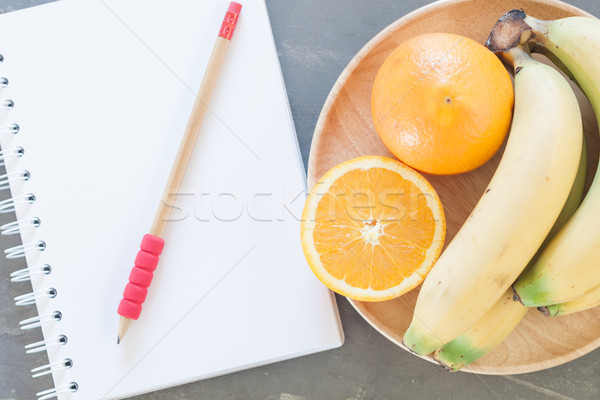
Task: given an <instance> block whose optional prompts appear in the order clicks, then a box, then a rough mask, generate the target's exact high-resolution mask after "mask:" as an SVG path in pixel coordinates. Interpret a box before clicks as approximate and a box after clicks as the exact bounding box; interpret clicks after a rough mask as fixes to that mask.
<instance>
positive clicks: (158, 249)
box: [140, 234, 165, 256]
mask: <svg viewBox="0 0 600 400" xmlns="http://www.w3.org/2000/svg"><path fill="white" fill-rule="evenodd" d="M164 247H165V240H164V239H163V238H159V237H158V236H154V235H150V234H146V235H144V237H143V238H142V244H141V245H140V249H141V250H142V251H147V252H148V253H151V254H155V255H157V256H159V255H160V254H161V253H162V251H163V248H164Z"/></svg>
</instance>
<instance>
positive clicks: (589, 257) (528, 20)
mask: <svg viewBox="0 0 600 400" xmlns="http://www.w3.org/2000/svg"><path fill="white" fill-rule="evenodd" d="M513 13H514V14H519V19H520V20H521V24H522V26H523V31H522V33H521V36H520V38H519V40H520V42H522V43H524V42H530V43H534V44H535V46H536V48H541V49H542V50H543V52H544V53H546V54H551V55H552V56H554V57H555V58H556V59H558V60H559V62H560V63H561V64H563V65H564V66H565V67H566V68H567V69H568V70H569V72H570V74H571V75H572V76H573V78H574V79H575V80H576V81H577V83H578V85H579V86H580V87H581V89H582V90H583V92H584V93H585V94H586V96H587V97H588V99H589V100H590V103H591V104H592V107H593V108H594V111H595V113H596V117H597V118H598V119H599V120H600V63H599V62H598V56H599V55H600V20H598V19H595V18H586V17H571V18H564V19H559V20H555V21H541V20H538V19H535V18H532V17H530V16H527V15H525V14H524V13H522V12H516V11H513ZM598 204H600V170H598V171H597V172H596V175H595V177H594V181H593V183H592V186H591V187H590V189H589V192H588V194H587V195H586V197H585V199H584V201H583V203H582V204H581V207H579V209H578V210H577V212H576V214H575V215H574V216H573V217H572V218H571V219H570V220H569V221H568V223H567V224H566V225H565V227H564V228H563V229H562V230H561V231H560V232H559V233H558V234H557V235H556V237H555V238H554V239H553V240H552V241H551V242H550V244H549V245H548V247H547V248H546V249H545V250H544V251H543V252H542V254H541V255H540V257H539V259H538V260H537V262H536V263H535V264H534V265H533V266H532V268H531V269H529V270H528V271H527V272H526V273H524V274H523V275H522V276H521V277H519V279H518V280H517V281H516V282H515V284H514V286H513V287H514V291H515V293H516V296H518V298H519V299H520V301H521V302H522V303H523V304H525V305H526V306H530V307H538V309H539V310H540V311H542V312H543V313H544V314H546V315H549V316H556V315H564V314H570V313H573V312H577V311H583V310H586V309H588V308H591V307H594V306H597V305H600V268H598V265H597V263H598V259H600V206H599V205H598Z"/></svg>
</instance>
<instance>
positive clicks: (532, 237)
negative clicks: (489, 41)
mask: <svg viewBox="0 0 600 400" xmlns="http://www.w3.org/2000/svg"><path fill="white" fill-rule="evenodd" d="M506 56H507V58H508V59H509V60H510V61H512V62H513V65H514V67H515V71H516V74H515V110H514V115H513V122H512V126H511V131H510V135H509V138H508V142H507V145H506V149H505V151H504V155H503V156H502V159H501V161H500V164H499V165H498V168H497V170H496V172H495V173H494V176H493V177H492V179H491V181H490V183H489V186H488V188H487V189H486V191H485V193H484V194H483V196H482V197H481V199H480V200H479V202H478V203H477V205H476V206H475V209H474V210H473V212H472V213H471V215H470V216H469V218H468V219H467V221H466V222H465V224H464V225H463V226H462V228H461V229H460V231H459V232H458V233H457V234H456V236H455V237H454V239H453V240H452V242H451V243H450V244H449V245H448V247H447V248H446V250H445V251H444V252H443V253H442V255H441V257H440V258H439V260H438V262H437V263H436V265H435V266H434V268H433V269H432V271H431V272H430V273H429V275H428V276H427V278H426V279H425V281H424V283H423V286H422V288H421V291H420V293H419V296H418V299H417V304H416V307H415V312H414V315H413V319H412V322H411V324H410V326H409V328H408V330H407V331H406V333H405V334H404V339H403V343H404V345H405V347H407V348H408V349H409V350H411V351H413V352H416V353H417V354H420V355H425V354H429V353H431V352H432V351H434V350H437V349H439V348H441V347H443V346H444V344H446V343H449V342H450V341H452V340H453V339H455V338H457V337H458V336H460V335H461V334H463V333H464V332H465V331H466V330H467V329H468V328H469V327H471V326H472V325H473V324H475V322H477V320H479V319H480V318H482V317H483V315H484V314H485V313H486V312H488V311H489V310H490V309H491V308H492V306H493V305H494V304H495V303H496V302H497V301H498V300H499V299H500V297H501V296H502V295H503V293H505V291H506V290H507V289H508V288H509V287H510V285H511V284H512V283H513V282H514V281H515V279H516V278H517V276H518V275H519V274H520V273H521V272H522V270H523V269H524V268H525V266H526V265H527V263H528V261H529V260H531V258H532V257H533V255H534V254H535V252H536V251H537V249H538V248H539V247H540V245H541V244H542V242H543V240H544V238H545V237H546V235H547V234H548V232H549V231H550V229H551V228H552V225H553V224H554V221H555V220H556V218H557V217H558V215H559V213H560V211H561V209H562V207H563V205H564V204H565V201H566V199H567V196H568V194H569V191H570V189H571V187H572V185H573V182H574V179H575V175H576V172H577V167H578V164H579V159H580V154H581V146H582V143H581V138H582V122H581V115H580V111H579V105H578V103H577V100H576V98H575V95H574V93H573V91H572V90H571V87H570V86H569V84H568V82H567V81H566V80H565V78H563V76H562V75H561V74H560V73H559V72H558V71H556V70H555V69H554V68H552V67H549V66H547V65H545V64H542V63H540V62H537V61H535V60H534V59H533V58H531V56H530V55H529V54H528V53H527V52H526V51H525V46H518V47H516V48H513V49H511V50H509V51H507V52H506Z"/></svg>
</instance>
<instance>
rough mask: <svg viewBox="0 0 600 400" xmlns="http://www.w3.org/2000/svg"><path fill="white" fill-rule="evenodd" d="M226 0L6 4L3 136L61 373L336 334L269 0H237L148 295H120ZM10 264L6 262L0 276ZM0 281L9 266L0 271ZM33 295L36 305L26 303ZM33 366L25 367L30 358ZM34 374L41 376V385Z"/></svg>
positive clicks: (73, 381) (87, 387)
mask: <svg viewBox="0 0 600 400" xmlns="http://www.w3.org/2000/svg"><path fill="white" fill-rule="evenodd" d="M228 3H229V2H228V0H218V1H217V0H215V1H194V0H177V1H172V2H169V3H168V4H166V3H164V2H162V1H155V0H152V1H148V0H128V1H117V0H77V1H76V0H64V1H60V2H56V3H51V4H47V5H43V6H39V7H34V8H31V9H26V10H23V11H17V12H11V13H8V14H5V15H2V16H0V53H2V55H3V62H2V63H1V64H0V77H4V78H3V79H2V80H1V81H0V85H2V86H5V87H2V88H1V89H0V106H1V107H2V109H0V132H1V133H2V135H0V144H1V146H2V156H3V158H4V160H5V164H6V169H7V175H6V176H4V177H0V181H2V182H6V181H8V182H9V184H10V191H11V195H12V198H11V199H9V200H6V201H4V202H1V203H0V211H1V212H11V211H12V210H13V209H15V212H16V220H15V221H17V222H15V223H14V224H9V225H5V226H4V227H2V230H3V231H4V233H5V234H6V233H15V234H17V233H18V234H20V235H21V238H22V243H23V245H22V246H18V247H13V248H10V249H8V250H7V251H6V255H7V256H8V257H13V258H18V257H24V258H25V260H26V263H27V266H28V268H26V269H24V270H21V271H17V272H16V275H13V277H15V276H17V278H18V279H21V280H31V283H32V286H33V292H32V293H26V294H24V295H23V296H20V297H19V298H17V299H16V303H17V304H18V305H19V306H23V307H37V313H38V317H36V318H32V319H30V320H26V321H23V323H22V325H24V326H25V327H30V328H31V327H33V328H35V329H38V326H39V329H41V330H42V332H43V336H44V341H43V342H41V343H37V344H33V345H32V346H31V347H30V350H31V349H34V350H44V351H47V353H48V357H49V365H47V366H41V368H40V369H38V370H36V372H37V373H42V374H43V373H51V374H52V376H53V379H54V384H55V388H48V390H47V391H42V392H41V393H40V394H39V396H40V398H53V397H54V396H57V397H58V398H59V399H61V400H77V399H82V400H92V399H116V398H124V397H128V396H131V395H134V394H140V393H145V392H149V391H154V390H158V389H161V388H165V387H169V386H173V385H178V384H182V383H185V382H190V381H194V380H198V379H202V378H207V377H211V376H216V375H220V374H225V373H228V372H232V371H236V370H240V369H243V368H248V367H252V366H257V365H261V364H266V363H269V362H274V361H278V360H283V359H287V358H291V357H295V356H300V355H304V354H308V353H312V352H317V351H321V350H325V349H331V348H334V347H337V346H340V345H341V344H342V342H343V333H342V330H341V326H340V325H339V320H338V315H337V309H336V306H335V301H334V298H333V296H332V295H331V293H330V292H329V291H328V290H326V289H325V287H324V286H322V285H321V284H320V282H318V280H317V279H316V278H315V277H314V276H313V275H312V273H311V272H310V269H309V268H308V266H307V265H306V262H305V259H304V257H303V254H302V249H301V245H300V235H299V232H300V216H301V212H302V207H303V203H304V199H305V180H304V169H303V167H302V162H301V158H300V155H299V149H298V144H297V140H296V136H295V132H294V128H293V123H292V119H291V115H290V110H289V105H288V103H287V97H286V93H285V88H284V84H283V80H282V75H281V71H280V68H279V64H278V58H277V53H276V49H275V45H274V42H273V37H272V33H271V30H270V25H269V19H268V14H267V10H266V7H265V4H264V2H263V0H246V1H244V2H243V7H244V8H243V10H242V14H241V16H240V20H239V24H238V27H237V31H236V34H235V37H234V39H233V41H232V43H231V46H230V48H229V52H228V55H227V59H226V61H225V65H224V68H223V70H222V71H221V74H220V78H219V83H218V85H217V89H216V91H215V93H214V96H213V100H212V102H211V105H210V111H209V112H208V114H207V117H206V120H205V123H204V126H203V128H202V130H201V132H200V136H199V139H198V142H197V143H196V148H195V152H194V155H193V157H192V161H191V163H190V165H189V168H188V171H187V173H186V176H185V179H184V182H183V186H182V189H181V191H180V193H179V195H178V196H176V198H175V199H173V201H174V212H173V215H172V221H171V222H170V224H169V227H168V229H167V232H166V234H165V235H166V236H165V238H166V240H167V245H166V247H165V251H164V253H163V255H162V256H161V261H160V264H159V267H158V269H157V271H156V273H155V276H154V280H153V283H152V286H151V288H150V291H149V294H148V298H147V300H146V302H145V304H144V310H143V311H142V315H141V317H140V319H139V320H138V321H136V323H135V324H134V325H133V326H132V327H131V329H130V330H129V332H128V333H127V337H125V340H124V341H123V342H122V343H121V344H120V345H117V343H116V335H117V326H118V316H117V313H116V310H117V305H118V303H119V300H120V299H121V295H122V291H123V288H124V285H125V283H126V282H127V277H128V275H129V272H130V270H131V267H132V265H133V260H134V257H135V254H136V252H137V249H138V246H139V242H140V239H141V237H142V235H143V234H144V233H146V232H147V230H148V229H149V226H150V224H151V222H152V217H153V214H154V211H155V209H156V206H157V202H158V200H159V199H160V195H161V191H162V188H163V185H164V182H165V181H166V179H167V175H168V172H169V168H170V165H171V163H172V162H173V159H174V157H175V154H176V151H177V147H178V144H179V139H180V138H181V135H182V133H183V131H184V127H185V124H186V121H187V118H188V116H189V113H190V110H191V108H192V104H193V102H194V98H195V97H194V96H195V93H196V92H197V90H198V87H199V85H200V81H201V79H202V75H203V73H204V68H205V66H206V63H207V61H208V57H209V55H210V50H211V49H212V46H213V44H214V41H215V38H216V35H217V33H218V30H219V26H220V23H221V21H222V18H223V15H224V12H225V10H226V9H227V5H228ZM3 279H5V278H3ZM6 279H7V278H6ZM32 310H33V308H32ZM32 367H35V366H32ZM42 389H44V388H40V390H42Z"/></svg>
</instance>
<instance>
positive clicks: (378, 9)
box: [0, 0, 600, 400]
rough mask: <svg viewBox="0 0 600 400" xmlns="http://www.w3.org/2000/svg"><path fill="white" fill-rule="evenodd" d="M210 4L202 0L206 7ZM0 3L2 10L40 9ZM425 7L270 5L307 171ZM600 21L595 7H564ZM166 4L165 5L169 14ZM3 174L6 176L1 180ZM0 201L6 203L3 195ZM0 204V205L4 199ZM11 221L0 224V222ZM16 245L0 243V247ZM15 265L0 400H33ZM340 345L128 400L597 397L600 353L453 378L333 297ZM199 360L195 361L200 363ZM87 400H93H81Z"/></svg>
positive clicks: (1, 337)
mask: <svg viewBox="0 0 600 400" xmlns="http://www.w3.org/2000/svg"><path fill="white" fill-rule="evenodd" d="M203 1H207V0H203ZM45 2H47V1H44V0H12V1H11V0H0V12H9V11H13V10H17V9H20V8H26V7H30V6H34V5H37V4H41V3H45ZM430 2H431V1H428V0H368V1H367V0H329V1H327V0H296V1H293V0H267V7H268V10H269V15H270V18H271V24H272V26H273V33H274V36H275V42H276V44H277V50H278V54H279V59H280V62H281V67H282V70H283V75H284V78H285V83H286V85H287V90H288V95H289V99H290V104H291V108H292V113H293V116H294V122H295V124H296V130H297V132H298V139H299V141H300V148H301V150H302V156H303V159H304V162H305V164H306V163H307V160H308V153H309V148H310V142H311V138H312V133H313V130H314V127H315V124H316V121H317V117H318V115H319V112H320V110H321V107H322V105H323V103H324V101H325V98H326V97H327V94H328V92H329V90H330V88H331V86H332V85H333V83H334V81H335V80H336V78H337V76H338V75H339V74H340V72H341V71H342V70H343V69H344V67H345V65H346V64H347V63H348V62H349V61H350V59H351V58H352V56H353V55H354V54H355V53H356V52H357V51H358V50H360V48H361V47H362V46H363V45H364V44H365V43H366V42H367V41H368V40H369V39H370V38H371V37H373V36H374V35H375V34H377V33H378V32H379V31H380V30H381V29H383V28H384V27H385V26H387V25H388V24H390V23H392V22H393V21H394V20H396V19H397V18H399V17H401V16H402V15H404V14H406V13H408V12H410V11H412V10H414V9H416V8H418V7H421V6H423V5H425V4H428V3H430ZM567 2H568V3H571V4H573V5H575V6H577V7H580V8H582V9H583V10H586V11H588V12H590V13H591V14H594V15H596V16H599V17H600V2H599V1H598V0H568V1H567ZM168 4H169V3H168V2H167V1H165V7H168ZM0 173H3V172H0ZM3 196H6V195H3ZM2 199H3V198H0V200H2ZM8 221H9V217H3V218H0V223H5V222H8ZM17 240H18V239H13V238H10V239H8V240H7V239H2V242H1V244H0V247H1V248H3V249H4V248H6V247H8V246H12V245H14V244H16V243H17ZM19 267H20V265H19V263H17V262H4V261H3V262H2V265H0V400H8V399H19V400H25V399H34V398H35V393H36V392H37V391H39V390H43V389H46V388H48V387H51V385H52V382H51V380H50V379H45V380H44V379H41V380H32V378H31V375H30V373H29V369H30V368H32V366H36V365H42V364H44V363H46V362H47V360H46V358H45V356H44V355H39V356H32V355H27V356H26V355H25V354H24V351H23V346H24V345H25V344H28V343H32V342H34V341H37V340H41V337H40V334H39V332H38V331H37V330H35V331H32V332H22V331H21V330H20V329H18V327H17V326H18V322H19V321H20V320H22V319H24V318H27V317H29V316H31V315H29V313H27V312H26V311H25V310H19V309H17V308H16V307H15V306H14V305H13V302H12V298H13V297H15V296H17V295H19V294H22V293H25V292H26V290H27V285H28V284H24V283H23V284H14V283H10V282H9V279H8V273H9V271H14V270H16V269H18V268H19ZM338 304H339V308H340V313H341V317H342V323H343V326H344V331H345V333H346V342H345V344H344V346H342V347H341V348H339V349H336V350H332V351H327V352H324V353H319V354H314V355H310V356H305V357H301V358H297V359H294V360H290V361H284V362H280V363H276V364H272V365H268V366H265V367H259V368H254V369H251V370H246V371H243V372H238V373H235V374H231V375H227V376H223V377H219V378H213V379H209V380H205V381H200V382H196V383H191V384H188V385H184V386H179V387H176V388H171V389H166V390H162V391H159V392H155V393H152V394H148V395H144V396H138V397H135V398H134V399H135V400H141V399H148V400H175V399H179V400H188V399H211V400H225V399H227V400H232V399H234V400H237V399H244V400H250V399H272V400H321V399H322V400H337V399H339V400H367V399H394V400H395V399H427V400H429V399H445V400H454V399H461V400H463V399H502V400H509V399H515V400H516V399H523V400H541V399H560V400H572V399H577V400H587V399H590V400H591V399H599V398H600V351H598V350H597V351H595V352H592V353H591V354H588V355H586V356H584V357H581V358H579V359H578V360H576V361H573V362H570V363H568V364H566V365H562V366H559V367H555V368H552V369H549V370H546V371H542V372H537V373H532V374H525V375H518V376H502V377H500V376H483V375H473V374H467V373H457V374H450V373H448V372H445V371H443V370H442V369H441V368H439V367H438V366H435V365H433V364H430V363H428V362H424V361H422V360H419V359H418V358H416V357H414V356H412V355H411V354H408V353H407V352H406V351H404V350H402V349H400V348H399V347H397V346H396V345H394V344H393V343H391V342H390V341H388V340H387V339H386V338H384V337H383V336H382V335H380V334H379V333H378V332H376V331H375V330H374V329H373V328H371V326H370V325H368V324H367V323H366V322H365V321H364V320H362V318H361V317H360V316H359V315H358V314H357V313H356V312H355V311H354V309H353V308H352V307H351V306H350V305H349V303H348V302H347V301H346V300H345V299H344V298H341V297H339V298H338ZM198 357H201V356H200V355H198ZM86 400H91V399H86Z"/></svg>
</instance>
